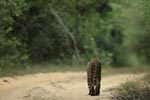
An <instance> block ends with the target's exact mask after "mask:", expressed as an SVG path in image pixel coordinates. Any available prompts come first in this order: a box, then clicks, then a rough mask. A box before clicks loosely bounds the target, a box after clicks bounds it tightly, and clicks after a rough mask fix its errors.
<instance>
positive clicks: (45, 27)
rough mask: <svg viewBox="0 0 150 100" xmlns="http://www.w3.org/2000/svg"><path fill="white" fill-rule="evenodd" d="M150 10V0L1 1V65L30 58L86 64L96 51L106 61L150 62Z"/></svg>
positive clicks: (10, 64) (31, 60)
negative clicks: (140, 59) (135, 59)
mask: <svg viewBox="0 0 150 100" xmlns="http://www.w3.org/2000/svg"><path fill="white" fill-rule="evenodd" d="M49 4H50V5H51V6H52V8H53V10H54V12H55V13H56V14H57V15H58V16H59V19H58V18H56V16H55V15H54V14H53V13H52V11H51V8H50V7H49ZM149 11H150V10H149V1H148V0H144V1H133V0H126V1H121V0H119V1H116V0H112V1H111V0H92V1H91V0H81V1H78V0H70V1H68V0H61V1H60V0H5V1H4V0H3V1H0V12H1V13H0V68H1V69H3V68H4V67H7V66H13V65H15V64H19V63H24V62H27V61H28V62H31V63H36V62H38V63H41V62H47V61H49V62H56V63H66V62H67V64H71V63H72V64H77V63H78V62H79V63H80V64H85V63H86V62H87V61H88V60H89V59H91V58H92V57H95V56H96V57H99V58H100V59H101V61H102V63H103V64H104V65H107V66H108V65H112V66H127V65H129V64H130V63H131V64H133V63H134V62H133V60H131V58H136V57H138V58H143V59H144V61H145V62H147V63H148V61H149V59H150V54H149V47H150V46H149V42H150V41H149V40H150V39H149V37H150V35H149V33H150V32H149V25H150V23H149V22H150V21H149ZM134 15H136V16H134ZM135 17H136V18H135ZM60 20H61V22H62V23H63V24H60ZM64 26H65V27H64ZM66 29H67V31H69V34H71V35H69V34H68V32H67V31H66ZM74 41H75V42H76V43H74ZM74 45H75V46H76V48H75V46H74ZM76 49H78V50H79V55H80V61H79V59H78V57H77V56H76V55H77V54H76V53H77V52H76ZM135 54H136V55H137V56H136V57H135V56H134V55H135ZM133 56H134V57H133ZM138 60H139V59H138ZM137 62H139V61H137Z"/></svg>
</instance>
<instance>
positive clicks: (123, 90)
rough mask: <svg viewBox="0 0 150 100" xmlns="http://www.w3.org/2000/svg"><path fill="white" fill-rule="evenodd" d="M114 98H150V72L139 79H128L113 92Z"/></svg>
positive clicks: (122, 99) (119, 99)
mask: <svg viewBox="0 0 150 100" xmlns="http://www.w3.org/2000/svg"><path fill="white" fill-rule="evenodd" d="M113 95H114V97H112V100H150V74H147V75H146V76H145V77H144V78H142V79H141V80H138V81H128V82H126V83H124V84H122V85H121V86H120V88H117V89H116V90H115V91H114V92H113Z"/></svg>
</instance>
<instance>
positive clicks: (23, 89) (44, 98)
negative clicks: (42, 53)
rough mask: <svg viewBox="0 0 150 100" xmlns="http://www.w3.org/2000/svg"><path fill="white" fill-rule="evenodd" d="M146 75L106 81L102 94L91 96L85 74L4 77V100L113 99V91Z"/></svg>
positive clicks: (0, 88) (0, 86) (0, 92)
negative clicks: (111, 90) (122, 84)
mask: <svg viewBox="0 0 150 100" xmlns="http://www.w3.org/2000/svg"><path fill="white" fill-rule="evenodd" d="M142 76H143V74H140V75H134V74H122V75H121V74H120V75H112V76H105V77H103V78H102V83H101V84H102V85H101V95H100V96H94V97H91V96H88V95H87V94H88V88H87V83H86V73H85V72H67V73H58V72H57V73H48V74H42V73H40V74H34V75H26V76H16V77H4V78H0V100H109V97H111V93H110V91H109V90H110V89H111V88H114V87H116V86H118V85H120V84H121V83H124V82H125V81H127V80H133V79H138V78H141V77H142Z"/></svg>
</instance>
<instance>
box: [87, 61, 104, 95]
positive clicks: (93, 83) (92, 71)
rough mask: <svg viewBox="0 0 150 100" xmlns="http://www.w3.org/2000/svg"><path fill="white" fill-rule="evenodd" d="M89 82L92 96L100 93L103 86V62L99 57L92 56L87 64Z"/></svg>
mask: <svg viewBox="0 0 150 100" xmlns="http://www.w3.org/2000/svg"><path fill="white" fill-rule="evenodd" d="M87 84H88V89H89V94H88V95H91V96H98V95H100V88H101V62H100V60H99V59H98V58H92V59H91V60H90V61H89V62H88V65H87Z"/></svg>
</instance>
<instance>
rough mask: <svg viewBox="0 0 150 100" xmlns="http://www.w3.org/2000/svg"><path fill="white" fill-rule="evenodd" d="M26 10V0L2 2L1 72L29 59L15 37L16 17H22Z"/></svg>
mask: <svg viewBox="0 0 150 100" xmlns="http://www.w3.org/2000/svg"><path fill="white" fill-rule="evenodd" d="M25 8H26V3H25V2H24V0H5V1H0V12H1V13H0V19H1V20H0V66H1V67H0V70H1V71H2V70H3V69H6V67H7V66H13V65H16V64H18V63H20V62H24V61H25V60H26V59H27V55H26V53H25V50H22V49H21V48H22V47H23V44H22V43H21V41H20V39H19V38H17V37H16V36H15V35H13V33H12V31H13V30H14V29H13V25H14V23H16V21H15V19H14V18H15V17H18V16H21V15H22V12H23V11H24V10H25Z"/></svg>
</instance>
